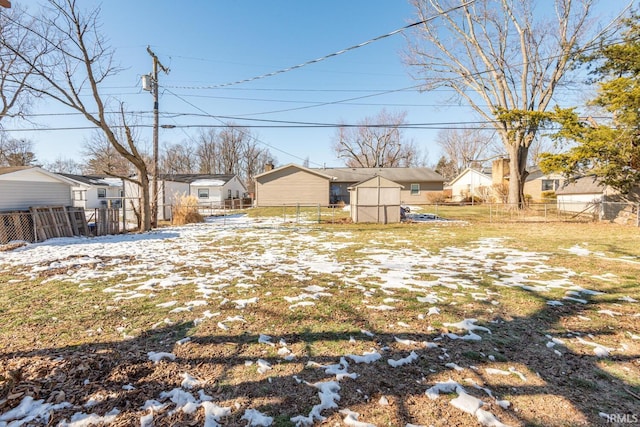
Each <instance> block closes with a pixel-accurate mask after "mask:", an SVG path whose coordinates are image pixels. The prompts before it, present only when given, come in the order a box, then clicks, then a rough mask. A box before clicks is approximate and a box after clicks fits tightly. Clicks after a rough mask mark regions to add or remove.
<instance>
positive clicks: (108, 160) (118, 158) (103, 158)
mask: <svg viewBox="0 0 640 427" xmlns="http://www.w3.org/2000/svg"><path fill="white" fill-rule="evenodd" d="M115 132H117V133H121V132H122V129H116V130H115ZM120 137H122V136H120ZM124 137H125V138H126V136H124ZM82 154H83V156H84V158H85V165H86V166H85V167H84V168H83V173H86V174H89V175H112V176H120V177H123V176H125V177H129V176H131V175H133V174H135V168H134V167H133V165H132V164H131V163H130V162H129V161H128V160H127V159H125V158H124V157H123V156H122V155H121V154H120V153H119V152H118V151H117V150H116V148H115V147H114V146H113V144H111V143H110V142H109V141H108V140H107V139H106V138H105V136H104V133H103V132H101V131H95V132H94V133H93V134H92V136H91V139H88V140H86V141H85V142H84V146H83V148H82ZM147 164H148V162H147Z"/></svg>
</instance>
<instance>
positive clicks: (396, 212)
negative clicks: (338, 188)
mask: <svg viewBox="0 0 640 427" xmlns="http://www.w3.org/2000/svg"><path fill="white" fill-rule="evenodd" d="M402 188H403V186H402V185H400V184H398V183H397V182H393V181H390V180H388V179H386V178H383V177H381V176H374V177H373V178H369V179H367V180H365V181H362V182H359V183H357V184H355V185H354V186H352V187H349V192H350V193H351V219H352V220H353V222H355V223H358V222H374V223H379V224H389V223H396V222H400V219H401V218H400V205H401V201H400V193H401V191H402Z"/></svg>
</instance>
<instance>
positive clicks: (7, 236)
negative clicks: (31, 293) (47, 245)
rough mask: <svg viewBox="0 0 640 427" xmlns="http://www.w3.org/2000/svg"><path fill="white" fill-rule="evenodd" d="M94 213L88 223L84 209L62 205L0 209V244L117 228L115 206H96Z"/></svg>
mask: <svg viewBox="0 0 640 427" xmlns="http://www.w3.org/2000/svg"><path fill="white" fill-rule="evenodd" d="M94 215H95V222H91V223H88V222H87V217H86V214H85V211H84V209H81V208H72V207H64V206H39V207H32V208H30V209H29V211H28V212H25V211H23V212H8V213H0V244H6V243H9V242H11V241H14V240H19V241H27V242H31V243H34V242H41V241H44V240H47V239H51V238H54V237H72V236H98V235H106V234H117V233H119V232H120V221H119V212H118V210H117V209H106V208H105V209H96V211H95V212H94ZM94 215H92V218H93V217H94Z"/></svg>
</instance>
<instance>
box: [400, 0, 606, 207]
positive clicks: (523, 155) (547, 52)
mask: <svg viewBox="0 0 640 427" xmlns="http://www.w3.org/2000/svg"><path fill="white" fill-rule="evenodd" d="M412 1H413V4H414V5H415V8H416V11H417V14H418V16H419V18H420V19H422V20H425V23H423V24H422V25H420V26H419V27H418V29H417V30H416V33H415V35H416V38H415V40H414V41H413V42H410V44H409V54H408V56H407V58H408V59H407V63H408V64H409V65H410V66H412V67H414V69H416V70H417V72H416V74H417V77H418V78H420V79H422V81H423V82H424V90H430V89H433V88H436V87H443V86H444V87H449V88H451V89H453V90H454V92H455V93H456V94H457V95H458V96H459V97H460V98H462V99H463V100H464V101H465V102H467V103H468V104H469V105H470V106H471V107H472V108H473V109H474V110H475V111H476V112H477V113H478V114H479V115H480V116H481V117H483V118H484V119H485V120H486V121H487V122H488V123H491V124H492V125H493V127H494V129H495V130H496V131H497V132H498V135H500V138H501V140H502V143H503V145H504V148H505V150H506V151H507V153H508V155H509V158H510V171H509V172H510V175H509V176H510V180H509V202H510V203H513V204H517V205H518V206H523V205H524V203H523V202H524V194H523V191H522V188H523V185H524V180H525V178H526V176H527V171H526V165H527V155H528V150H529V147H530V145H531V143H532V142H533V141H534V139H535V137H536V134H537V133H538V131H539V129H540V126H541V125H542V124H543V123H544V122H545V121H546V120H548V119H549V116H548V115H547V110H548V109H549V108H550V103H551V102H552V99H553V95H554V93H555V91H556V88H557V87H558V86H559V85H560V84H561V83H562V79H563V77H564V76H565V74H566V73H567V72H568V71H570V70H571V69H572V67H573V66H574V65H575V64H576V62H577V60H578V57H579V55H580V54H581V53H583V52H585V50H587V49H589V48H591V47H593V46H594V43H595V41H596V40H599V39H601V38H603V37H606V36H609V35H611V34H612V32H613V31H612V30H615V29H616V27H618V24H617V20H616V21H614V22H616V24H613V23H612V24H610V25H608V26H606V27H605V29H604V30H602V31H600V32H599V33H595V32H592V31H591V30H592V25H591V24H592V22H591V21H590V18H591V16H592V14H593V12H592V6H593V2H594V1H593V0H555V1H554V6H555V7H554V8H548V6H549V5H548V2H543V3H539V4H538V5H539V6H540V7H545V8H547V9H548V10H553V11H554V12H555V13H554V14H553V16H549V15H548V14H544V12H545V11H543V10H534V7H535V5H536V4H537V3H536V2H531V1H529V0H499V1H496V0H475V1H472V2H471V1H470V2H467V3H463V4H462V5H461V3H460V1H459V0H455V1H454V0H412ZM434 14H437V15H438V19H431V18H432V17H433V16H434Z"/></svg>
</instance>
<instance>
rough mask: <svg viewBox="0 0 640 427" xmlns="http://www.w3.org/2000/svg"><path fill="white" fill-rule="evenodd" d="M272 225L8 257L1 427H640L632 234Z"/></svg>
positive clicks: (617, 228) (0, 258) (195, 229)
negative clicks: (325, 426)
mask: <svg viewBox="0 0 640 427" xmlns="http://www.w3.org/2000/svg"><path fill="white" fill-rule="evenodd" d="M273 215H274V217H267V216H253V215H252V216H243V215H237V216H227V217H220V218H212V219H211V220H210V221H208V222H207V223H205V224H196V225H187V226H181V227H166V228H162V229H159V230H157V231H153V232H150V233H146V234H129V235H124V236H105V237H97V238H69V239H53V240H49V241H47V242H44V243H40V244H31V245H27V246H24V247H20V248H17V249H12V250H7V251H4V252H0V271H2V273H0V319H1V322H0V427H6V426H18V425H60V426H67V425H68V426H86V425H91V424H92V423H93V424H96V425H98V424H100V423H104V424H109V425H114V426H131V425H140V426H151V425H155V426H174V425H204V426H207V427H210V426H217V425H223V426H248V425H251V426H267V425H273V426H295V425H299V426H305V425H327V426H339V425H350V426H370V425H375V426H399V427H404V426H431V425H433V426H478V425H486V426H502V425H510V426H530V425H539V426H573V425H576V426H579V425H585V426H586V425H589V426H591V425H616V424H617V423H619V424H620V425H622V424H626V423H628V424H626V425H633V424H639V423H640V409H638V408H640V363H639V357H640V310H639V307H640V302H639V301H640V279H639V278H640V231H639V229H638V228H635V227H631V226H621V225H613V224H605V223H601V224H591V223H583V224H577V223H528V224H522V223H498V222H493V223H489V222H476V221H474V220H473V219H471V220H470V221H468V222H463V221H460V222H458V221H446V222H439V221H428V222H413V223H402V224H395V225H386V226H385V225H367V224H341V223H340V222H339V221H326V222H321V223H317V221H316V222H314V221H310V222H309V223H304V221H300V218H299V217H296V221H292V220H291V218H289V219H287V218H286V217H285V218H284V220H283V218H282V212H275V213H273ZM312 217H313V214H312ZM312 219H314V218H312ZM315 219H317V218H315ZM332 219H335V218H332Z"/></svg>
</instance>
